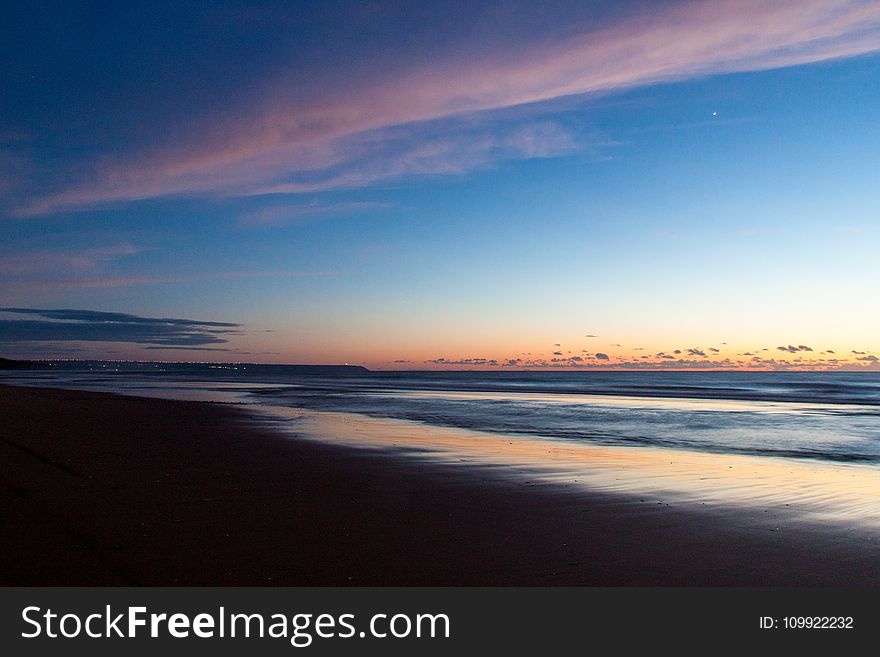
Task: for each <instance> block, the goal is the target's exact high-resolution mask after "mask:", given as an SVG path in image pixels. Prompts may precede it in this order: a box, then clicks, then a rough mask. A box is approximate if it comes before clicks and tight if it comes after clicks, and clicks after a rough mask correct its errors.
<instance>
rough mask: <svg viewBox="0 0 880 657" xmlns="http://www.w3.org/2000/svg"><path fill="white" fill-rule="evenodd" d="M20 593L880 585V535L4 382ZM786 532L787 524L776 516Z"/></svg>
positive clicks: (0, 576)
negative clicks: (132, 588) (33, 588)
mask: <svg viewBox="0 0 880 657" xmlns="http://www.w3.org/2000/svg"><path fill="white" fill-rule="evenodd" d="M0 415H2V417H3V422H2V425H0V451H2V461H0V462H2V472H0V517H2V532H0V542H2V560H0V564H2V565H0V584H3V585H73V584H82V585H89V584H91V585H117V584H133V585H342V586H350V585H404V586H409V585H862V586H865V585H877V584H880V545H878V543H877V541H876V540H874V539H875V537H876V536H877V534H876V533H875V532H872V531H868V530H865V531H860V530H854V529H853V528H851V527H843V526H840V525H834V524H828V525H823V524H821V523H813V522H787V523H786V524H785V526H784V531H775V530H774V529H775V528H773V527H771V525H770V524H768V523H767V522H766V520H765V519H764V517H763V515H762V514H764V510H763V509H749V508H747V507H744V506H741V505H740V506H732V507H730V508H722V507H718V506H717V505H716V506H713V507H711V508H700V507H699V506H698V505H687V504H685V505H682V504H678V505H673V506H667V505H663V504H645V503H644V500H643V499H639V496H638V495H628V494H626V493H625V492H623V491H621V492H617V493H614V494H610V493H606V492H591V491H588V490H585V489H583V488H576V487H567V486H562V485H559V486H556V485H552V484H543V485H540V486H535V485H531V484H529V483H527V482H525V481H523V480H522V479H521V478H512V477H509V476H506V474H505V472H504V471H503V469H499V468H490V467H478V466H472V465H469V466H462V467H456V466H455V465H454V464H451V463H444V462H440V461H437V462H434V461H430V460H425V459H416V458H413V457H412V456H411V455H409V454H407V452H406V450H395V449H393V448H392V447H389V448H387V449H375V448H374V449H358V448H356V447H353V446H351V445H344V444H341V445H336V444H328V443H321V442H317V441H314V440H297V439H296V438H295V437H294V438H291V436H290V435H286V434H284V433H281V432H277V431H273V430H272V429H271V426H270V425H269V424H267V423H265V422H261V421H260V420H259V419H258V418H255V417H254V416H252V415H251V414H249V413H248V412H247V411H246V410H245V409H243V408H240V407H238V406H234V405H223V404H207V403H197V402H180V401H168V400H156V399H146V398H134V397H123V396H116V395H111V394H105V393H90V392H78V391H63V390H57V389H37V388H19V387H12V386H0ZM771 524H772V523H771Z"/></svg>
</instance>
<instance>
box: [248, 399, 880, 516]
mask: <svg viewBox="0 0 880 657" xmlns="http://www.w3.org/2000/svg"><path fill="white" fill-rule="evenodd" d="M268 408H269V409H271V412H272V414H273V415H276V416H281V417H284V418H286V419H294V418H295V420H296V421H295V422H294V423H293V424H292V426H290V429H291V430H292V431H293V432H294V433H295V434H296V435H297V436H299V437H304V438H311V439H317V440H321V441H324V442H329V443H335V444H343V445H349V446H356V447H361V448H378V449H393V450H397V451H400V452H403V453H405V454H407V455H408V456H412V457H413V458H421V459H427V460H430V461H434V462H442V463H450V464H458V465H472V466H483V467H486V466H491V467H492V468H493V469H494V470H496V471H498V470H501V471H502V472H504V474H506V475H508V476H510V477H513V478H515V479H517V480H520V481H529V482H535V481H538V482H546V483H554V484H563V485H566V486H578V487H583V488H585V489H588V490H593V491H604V492H612V493H618V494H624V495H627V496H629V497H631V498H633V499H634V500H635V501H646V502H647V501H650V502H653V503H656V502H658V501H664V502H672V501H674V502H676V503H682V502H684V503H690V504H696V505H708V506H713V505H714V506H717V505H726V506H730V505H735V506H737V507H745V508H749V509H752V510H754V511H758V512H764V511H767V512H770V511H774V512H779V511H785V512H786V514H791V515H797V516H799V517H802V518H805V519H811V520H821V521H834V522H842V523H846V524H858V525H863V526H864V525H870V526H875V527H880V471H878V469H877V468H876V467H874V466H866V465H857V464H833V463H821V462H818V461H810V460H806V459H792V458H783V457H760V456H744V455H735V454H711V453H703V452H693V451H686V450H679V449H664V448H657V447H642V446H638V447H617V446H605V445H591V444H578V443H574V442H568V441H554V440H548V439H543V438H542V439H535V438H528V437H522V436H504V435H499V434H492V433H485V432H478V431H471V430H466V429H452V428H446V427H434V426H429V425H424V424H419V423H415V422H409V421H406V420H389V419H377V418H372V417H367V416H363V415H358V414H352V413H330V412H315V411H303V410H301V409H292V408H285V407H280V406H272V407H268ZM255 410H257V411H266V410H267V407H266V406H265V405H262V404H261V405H260V406H259V407H258V408H257V409H255Z"/></svg>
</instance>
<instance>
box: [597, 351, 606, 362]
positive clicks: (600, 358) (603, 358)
mask: <svg viewBox="0 0 880 657" xmlns="http://www.w3.org/2000/svg"><path fill="white" fill-rule="evenodd" d="M596 358H597V359H598V360H608V354H603V353H602V352H599V353H598V354H596Z"/></svg>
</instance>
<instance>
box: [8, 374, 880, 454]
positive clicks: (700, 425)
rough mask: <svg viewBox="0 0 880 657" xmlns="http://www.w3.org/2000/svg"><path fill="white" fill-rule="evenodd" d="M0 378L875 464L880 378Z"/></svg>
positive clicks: (498, 430)
mask: <svg viewBox="0 0 880 657" xmlns="http://www.w3.org/2000/svg"><path fill="white" fill-rule="evenodd" d="M117 367H119V370H118V371H117V370H116V368H117ZM2 380H4V381H8V382H10V383H27V384H30V385H52V386H61V387H69V388H79V389H91V390H111V391H117V392H127V393H135V394H143V395H147V396H157V397H177V398H186V399H205V400H219V401H245V402H249V403H255V404H265V405H267V406H273V407H277V406H283V407H288V408H300V409H306V410H309V411H332V412H345V413H359V414H362V415H365V416H370V417H374V418H394V419H400V420H408V421H412V422H416V423H420V424H423V425H428V426H442V427H450V428H458V429H467V430H473V431H477V432H482V433H483V434H484V435H499V434H503V435H507V436H522V437H528V438H532V439H536V440H542V439H546V440H553V441H568V442H570V443H573V444H574V443H576V444H584V445H589V444H594V445H632V446H651V447H664V448H673V449H685V450H690V451H698V452H709V453H735V454H752V455H762V456H771V457H773V456H776V457H788V458H802V459H814V460H820V461H829V462H837V463H847V462H849V463H860V464H865V465H875V464H880V373H841V372H833V373H828V372H823V373H793V372H785V373H778V372H773V373H768V372H760V373H754V372H732V373H731V372H442V373H436V372H374V373H369V374H360V375H356V376H332V377H328V376H296V375H292V374H291V373H290V371H289V370H287V369H285V367H284V366H254V365H247V366H242V365H239V366H223V367H217V366H213V367H209V366H204V365H159V364H142V365H132V364H126V365H120V366H116V365H111V366H107V365H101V364H94V363H93V364H83V363H79V364H67V365H65V366H63V367H59V368H57V369H56V370H55V371H52V372H49V373H47V372H6V373H3V376H2ZM475 435H477V434H475Z"/></svg>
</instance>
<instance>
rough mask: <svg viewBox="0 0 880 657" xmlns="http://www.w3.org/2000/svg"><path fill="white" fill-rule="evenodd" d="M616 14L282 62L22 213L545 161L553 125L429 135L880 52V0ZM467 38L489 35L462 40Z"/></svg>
mask: <svg viewBox="0 0 880 657" xmlns="http://www.w3.org/2000/svg"><path fill="white" fill-rule="evenodd" d="M614 8H615V11H614V12H613V13H614V16H604V17H603V19H602V20H601V22H596V21H595V20H581V19H576V20H571V19H569V18H565V19H563V17H561V16H560V17H558V18H557V20H553V17H554V16H555V15H554V14H549V16H550V17H549V18H547V19H545V20H543V22H542V24H541V25H540V26H539V28H536V29H534V30H533V31H532V32H530V33H528V34H526V33H524V32H523V31H522V30H513V31H512V34H511V35H510V36H508V38H505V37H504V34H503V33H502V34H500V35H499V34H494V35H493V38H492V39H485V38H479V37H481V36H484V35H483V34H482V33H481V31H480V28H482V29H483V30H486V31H490V30H491V28H492V27H494V25H493V24H492V23H491V22H490V21H487V22H486V24H483V25H477V26H476V27H475V29H473V30H468V31H459V32H461V33H462V34H465V35H466V36H461V37H457V38H456V39H453V40H451V41H450V43H449V44H448V46H447V47H446V48H437V49H435V51H432V52H431V53H430V54H431V56H430V57H428V56H424V55H425V53H422V52H417V53H414V54H417V55H420V56H413V57H407V52H406V51H405V49H404V51H403V52H401V53H398V60H399V61H405V60H410V61H411V62H412V63H410V64H399V65H395V66H393V67H389V66H386V65H385V64H387V61H386V60H385V59H383V58H382V57H379V56H375V57H374V58H373V59H370V57H369V56H368V54H367V55H365V56H364V59H363V61H362V62H360V63H359V69H358V70H363V71H365V72H366V73H368V74H367V75H364V76H363V77H364V79H363V80H362V81H360V80H352V79H351V77H348V78H336V79H334V78H333V77H332V76H326V78H324V79H322V77H321V76H320V75H317V76H314V77H315V79H319V80H320V81H321V84H316V83H315V82H314V80H313V81H312V83H311V84H307V82H309V80H307V79H304V78H302V77H301V76H302V75H303V74H301V73H300V72H301V71H302V70H303V68H304V67H302V66H300V65H298V62H297V60H295V59H292V60H291V61H290V62H289V65H288V66H287V67H283V66H281V65H280V64H279V66H278V69H285V70H286V71H288V72H287V73H284V74H281V75H271V76H269V77H268V78H267V79H266V80H264V82H263V84H262V85H261V86H260V85H257V86H259V87H260V91H258V92H255V91H253V90H252V91H251V94H250V96H247V97H245V98H243V99H240V100H239V101H238V102H237V104H236V106H235V108H234V109H233V108H232V107H229V108H227V110H226V111H225V112H222V111H221V112H219V113H218V116H217V117H216V120H212V121H211V122H203V121H201V119H199V120H195V119H193V121H192V126H191V129H190V130H189V133H188V134H187V136H186V138H185V139H183V140H179V139H175V140H174V143H168V144H166V145H164V146H162V145H161V144H159V145H158V146H156V147H151V150H150V151H149V152H140V151H138V152H122V153H119V152H115V151H114V154H113V155H112V156H111V155H109V154H108V153H97V154H94V158H93V160H91V161H90V162H78V163H77V165H76V168H77V169H79V170H82V171H83V176H82V181H83V182H81V183H79V184H73V185H72V186H69V187H67V188H65V189H61V190H57V189H56V190H50V191H48V192H47V193H45V194H43V195H41V196H40V197H39V198H35V199H32V200H31V202H28V203H25V204H24V205H23V206H22V207H21V208H20V209H19V212H20V214H23V215H38V214H45V213H51V212H55V211H60V210H65V209H80V208H84V207H91V206H95V205H98V204H102V203H106V202H111V201H131V200H136V199H145V198H154V197H159V196H165V195H176V194H200V193H224V194H230V193H231V194H253V193H266V192H273V191H274V192H279V193H280V192H284V193H301V192H311V191H315V190H321V189H336V188H339V187H356V186H362V185H367V184H371V183H374V182H376V181H378V180H386V179H389V178H394V177H399V176H403V175H412V174H418V173H426V172H427V173H444V172H451V171H462V170H467V169H469V168H473V167H475V166H480V165H481V164H483V163H485V162H487V161H491V160H492V159H498V158H505V157H542V156H547V155H552V154H555V153H559V152H560V149H562V152H564V150H565V138H564V137H562V139H561V140H560V135H559V134H557V133H556V132H554V131H555V130H556V129H555V128H553V127H548V128H547V129H533V130H532V131H531V133H528V132H525V133H519V134H518V135H517V136H515V137H512V136H505V135H504V133H503V131H502V132H501V133H500V135H499V133H498V132H497V127H495V126H489V127H487V129H486V131H485V133H486V135H488V136H487V137H486V139H485V141H484V142H483V143H479V142H478V143H476V144H470V145H469V144H463V143H462V142H460V141H456V140H455V139H451V140H450V139H447V140H446V143H445V144H444V141H443V140H442V139H439V140H438V139H436V136H435V135H433V133H432V131H431V130H430V129H427V128H423V126H426V125H427V123H426V122H432V121H436V120H438V119H445V118H449V117H462V116H473V115H474V113H486V112H494V111H497V110H501V109H504V108H510V107H513V106H521V105H524V104H530V103H546V102H549V101H554V100H557V99H561V98H564V97H567V96H572V95H583V94H595V93H605V92H613V91H616V90H621V89H626V88H631V87H635V86H638V85H646V84H653V83H659V82H668V81H675V80H682V79H686V78H690V77H694V76H703V75H711V74H717V73H725V72H733V71H757V70H765V69H770V68H775V67H782V66H790V65H797V64H805V63H810V62H818V61H824V60H829V59H834V58H840V57H848V56H853V55H858V54H861V53H867V52H872V51H875V50H878V49H880V3H877V2H861V1H858V0H774V1H766V0H765V1H761V0H737V1H732V0H712V1H709V0H688V1H680V2H674V3H663V4H662V5H661V4H659V3H650V4H648V5H644V3H615V5H614ZM472 34H473V35H476V37H478V38H473V37H470V36H467V35H472ZM416 36H417V35H416ZM413 41H414V42H416V41H417V40H415V39H414V40H413ZM318 73H320V71H319V72H318ZM177 120H178V119H177V117H176V118H175V121H177ZM180 120H184V119H180ZM401 127H403V128H401ZM397 129H405V130H406V131H408V132H409V133H410V135H411V136H410V137H409V138H408V141H407V148H405V149H403V150H402V151H401V149H400V145H399V144H398V145H397V147H396V148H395V149H392V150H396V151H398V155H399V157H397V158H390V157H388V151H387V150H386V146H387V145H388V144H393V143H394V140H395V134H396V132H395V131H396V130H397ZM178 133H179V131H177V132H176V133H175V134H176V135H177V134H178ZM67 175H68V176H69V175H70V174H69V172H67ZM62 178H64V177H62Z"/></svg>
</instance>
